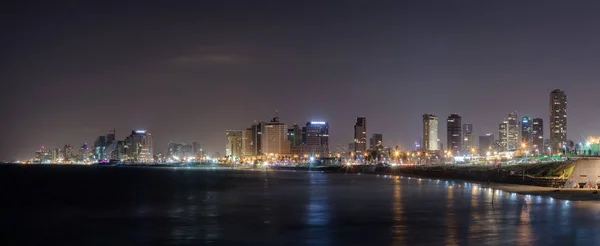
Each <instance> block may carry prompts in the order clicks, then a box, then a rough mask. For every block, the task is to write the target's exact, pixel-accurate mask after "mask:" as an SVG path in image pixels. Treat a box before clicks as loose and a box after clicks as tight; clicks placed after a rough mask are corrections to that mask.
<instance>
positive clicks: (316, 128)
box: [302, 121, 329, 155]
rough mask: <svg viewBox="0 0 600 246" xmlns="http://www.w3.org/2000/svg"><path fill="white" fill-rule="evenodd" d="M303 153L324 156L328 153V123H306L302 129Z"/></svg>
mask: <svg viewBox="0 0 600 246" xmlns="http://www.w3.org/2000/svg"><path fill="white" fill-rule="evenodd" d="M302 144H303V145H304V146H303V148H304V149H305V151H304V152H313V153H315V154H320V155H325V154H327V153H329V123H327V122H325V121H310V122H306V126H305V127H302Z"/></svg>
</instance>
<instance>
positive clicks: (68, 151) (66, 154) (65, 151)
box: [63, 144, 73, 162]
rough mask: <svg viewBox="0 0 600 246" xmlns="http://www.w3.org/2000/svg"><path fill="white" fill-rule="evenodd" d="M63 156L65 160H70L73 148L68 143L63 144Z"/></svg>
mask: <svg viewBox="0 0 600 246" xmlns="http://www.w3.org/2000/svg"><path fill="white" fill-rule="evenodd" d="M63 158H64V160H65V161H67V162H68V161H72V158H73V148H72V147H71V145H70V144H65V147H64V148H63Z"/></svg>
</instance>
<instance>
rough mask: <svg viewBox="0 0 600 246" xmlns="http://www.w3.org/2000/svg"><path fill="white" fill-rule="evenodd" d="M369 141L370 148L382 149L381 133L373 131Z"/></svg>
mask: <svg viewBox="0 0 600 246" xmlns="http://www.w3.org/2000/svg"><path fill="white" fill-rule="evenodd" d="M370 142H371V144H370V145H371V146H370V147H371V148H370V149H371V150H377V151H383V135H382V134H381V133H373V135H372V136H371V141H370Z"/></svg>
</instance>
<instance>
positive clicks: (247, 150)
mask: <svg viewBox="0 0 600 246" xmlns="http://www.w3.org/2000/svg"><path fill="white" fill-rule="evenodd" d="M255 138H256V134H255V133H254V128H252V127H251V128H248V129H246V130H243V131H242V153H243V154H244V156H255V155H256V146H255V142H254V141H255Z"/></svg>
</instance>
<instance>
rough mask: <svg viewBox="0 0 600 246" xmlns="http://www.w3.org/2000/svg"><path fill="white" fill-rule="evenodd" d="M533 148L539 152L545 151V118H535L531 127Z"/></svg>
mask: <svg viewBox="0 0 600 246" xmlns="http://www.w3.org/2000/svg"><path fill="white" fill-rule="evenodd" d="M531 138H532V143H531V144H532V148H531V149H532V150H533V151H536V152H537V153H544V120H543V119H541V118H535V119H533V123H532V127H531Z"/></svg>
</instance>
